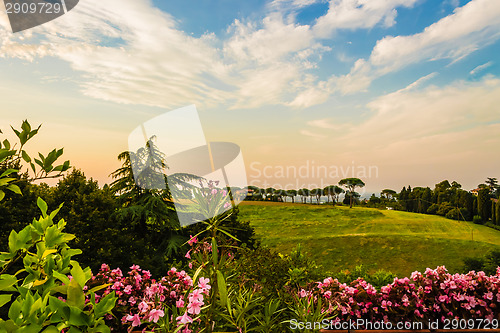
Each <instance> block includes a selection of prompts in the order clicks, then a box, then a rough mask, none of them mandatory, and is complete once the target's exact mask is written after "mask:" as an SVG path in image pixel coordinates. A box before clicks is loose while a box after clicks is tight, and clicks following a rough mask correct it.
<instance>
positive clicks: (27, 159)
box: [21, 150, 31, 163]
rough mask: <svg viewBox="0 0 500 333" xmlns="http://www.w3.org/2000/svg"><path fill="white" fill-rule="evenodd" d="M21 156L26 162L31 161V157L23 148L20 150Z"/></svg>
mask: <svg viewBox="0 0 500 333" xmlns="http://www.w3.org/2000/svg"><path fill="white" fill-rule="evenodd" d="M21 156H22V157H23V160H24V161H25V162H26V163H31V157H30V156H29V155H28V153H27V152H25V151H24V150H21Z"/></svg>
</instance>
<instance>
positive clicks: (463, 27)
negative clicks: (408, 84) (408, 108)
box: [333, 0, 500, 93]
mask: <svg viewBox="0 0 500 333" xmlns="http://www.w3.org/2000/svg"><path fill="white" fill-rule="evenodd" d="M498 17H500V2H499V1H497V0H472V1H470V2H469V3H467V4H466V5H465V6H463V7H460V8H456V9H455V10H454V12H453V14H451V15H449V16H446V17H444V18H443V19H441V20H439V21H438V22H436V23H434V24H432V25H430V26H428V27H427V28H425V29H424V31H422V32H421V33H417V34H414V35H410V36H396V37H393V36H388V37H385V38H383V39H381V40H379V41H378V42H377V44H376V45H375V47H374V48H373V50H372V53H371V55H370V57H369V59H368V60H367V61H365V60H362V59H361V60H358V61H357V62H356V64H355V65H354V66H353V68H352V70H351V72H350V73H349V74H347V75H345V76H343V77H340V78H333V79H334V80H335V81H336V83H337V84H338V86H339V89H340V90H341V91H343V92H344V93H352V92H356V91H361V90H364V89H366V88H367V87H368V86H369V85H370V83H371V81H372V80H373V79H375V78H377V77H379V76H381V75H384V74H387V73H389V72H393V71H396V70H398V69H400V68H402V67H405V66H408V65H410V64H414V63H418V62H422V61H434V60H439V59H449V60H451V61H452V62H455V61H458V60H460V59H462V58H464V57H466V56H468V55H469V54H470V53H472V52H474V51H475V50H477V49H479V48H483V47H485V46H487V45H489V44H491V43H493V42H495V41H496V40H498V39H499V38H500V20H498ZM360 61H361V62H362V64H363V66H362V71H360V68H361V66H360V63H359V62H360Z"/></svg>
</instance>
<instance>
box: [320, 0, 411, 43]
mask: <svg viewBox="0 0 500 333" xmlns="http://www.w3.org/2000/svg"><path fill="white" fill-rule="evenodd" d="M416 2H417V0H330V6H329V9H328V12H327V13H326V14H325V15H324V16H322V17H320V18H318V20H317V22H316V25H315V26H314V32H315V34H316V35H317V36H318V37H320V38H328V37H330V36H331V34H332V33H334V32H335V31H336V30H338V29H357V28H365V29H367V28H372V27H374V26H375V25H377V24H379V23H380V22H383V25H384V26H386V27H389V26H392V25H394V23H395V18H396V15H397V11H396V7H411V6H413V5H414V4H415V3H416Z"/></svg>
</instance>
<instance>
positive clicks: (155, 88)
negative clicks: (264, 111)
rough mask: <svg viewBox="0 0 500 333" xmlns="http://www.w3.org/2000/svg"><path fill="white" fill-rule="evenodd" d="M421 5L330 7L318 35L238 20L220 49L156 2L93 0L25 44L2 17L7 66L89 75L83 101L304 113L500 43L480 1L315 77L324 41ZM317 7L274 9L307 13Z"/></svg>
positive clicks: (393, 0) (278, 18)
mask: <svg viewBox="0 0 500 333" xmlns="http://www.w3.org/2000/svg"><path fill="white" fill-rule="evenodd" d="M416 1H417V0H369V1H368V0H330V2H329V10H328V12H327V14H325V15H324V16H322V17H320V18H319V19H318V20H317V21H316V23H315V24H314V26H309V25H301V24H298V23H296V22H295V20H294V17H293V15H289V16H285V15H284V13H282V12H280V11H279V10H278V11H271V12H270V13H268V15H267V16H266V17H265V18H264V19H263V20H261V21H245V22H243V21H238V20H236V21H235V22H234V23H233V24H232V25H231V26H230V27H229V29H228V33H227V36H228V37H227V39H225V40H221V39H219V38H218V37H217V36H215V35H214V34H205V35H203V36H201V37H199V38H195V37H192V36H189V35H188V34H186V33H185V32H183V31H180V30H179V28H178V27H177V22H176V20H175V19H174V18H173V17H171V16H170V15H168V14H166V13H164V12H162V11H160V10H159V9H157V8H155V7H153V5H152V3H151V2H150V1H149V0H108V1H105V2H103V1H98V0H87V1H85V2H81V3H80V4H79V5H78V6H77V7H76V8H75V9H74V10H72V11H71V12H70V13H68V14H67V15H65V16H63V17H61V18H59V19H57V20H54V21H52V22H49V23H47V24H44V25H42V26H39V27H36V28H34V29H31V30H28V31H26V32H23V33H19V34H11V33H10V32H9V31H8V30H9V28H8V21H7V18H6V15H5V13H0V27H1V28H0V57H16V58H21V59H25V60H29V61H33V60H34V59H36V58H39V57H44V56H52V57H55V58H59V59H62V60H64V61H67V62H68V63H69V64H70V65H71V67H72V68H73V69H75V70H76V71H78V72H80V73H81V74H82V75H81V77H80V78H79V79H80V86H81V87H82V90H83V92H84V93H85V94H86V95H88V96H91V97H94V98H99V99H104V100H109V101H113V102H119V103H137V104H145V105H155V106H162V107H168V108H173V107H177V106H181V105H186V104H191V103H196V104H198V105H200V106H202V107H214V106H220V105H224V106H226V107H228V108H256V107H259V106H262V105H273V104H282V105H286V106H293V107H301V108H304V107H309V106H312V105H315V104H321V103H324V102H325V101H327V100H328V98H329V97H330V96H331V95H332V94H334V93H336V92H340V93H341V94H350V93H354V92H358V91H363V90H366V89H367V88H368V87H369V86H370V83H371V82H372V80H373V79H375V78H376V77H378V76H380V75H383V74H384V73H387V72H389V71H393V70H396V69H397V68H401V67H403V66H406V65H408V64H410V63H414V62H419V61H423V60H432V59H439V58H450V59H452V60H457V59H460V58H461V57H463V56H465V55H467V54H468V53H470V52H472V51H473V50H474V49H476V48H479V47H483V46H484V45H487V44H488V43H491V42H492V41H493V40H496V39H497V38H498V37H500V33H499V32H498V30H499V29H498V26H499V24H500V23H498V22H497V21H498V20H496V18H497V17H498V16H500V3H499V2H498V1H496V0H473V1H471V2H470V3H468V4H467V5H466V6H464V7H462V8H457V9H456V10H455V12H454V14H452V15H450V16H448V17H446V18H444V19H442V20H440V21H439V22H437V23H435V24H433V25H431V26H429V27H428V28H426V29H425V30H424V31H423V32H422V33H420V34H416V35H412V36H397V37H386V38H384V39H382V40H380V41H378V43H377V45H376V46H375V48H374V49H373V51H372V54H371V56H370V58H369V59H368V60H364V59H359V60H357V61H356V62H355V64H354V66H353V68H352V70H351V72H350V73H348V74H346V75H340V76H339V75H336V74H333V75H332V76H331V77H330V79H326V80H320V79H318V77H315V76H312V75H311V69H315V68H317V66H318V63H319V61H320V60H321V59H322V56H323V55H324V54H325V53H327V52H329V51H331V48H330V47H327V46H325V45H323V44H322V42H320V40H321V39H322V38H325V37H328V36H330V35H331V34H332V32H334V31H335V30H338V29H366V28H371V27H373V26H375V25H377V24H382V25H385V26H390V25H392V24H394V20H395V17H396V15H397V11H396V9H397V8H398V7H411V6H413V5H414V4H415V3H416ZM316 2H317V1H315V0H275V1H274V2H273V4H274V6H275V7H276V6H278V7H279V6H284V5H288V6H292V7H293V8H303V7H306V6H309V5H311V4H312V3H316ZM271 7H272V6H271Z"/></svg>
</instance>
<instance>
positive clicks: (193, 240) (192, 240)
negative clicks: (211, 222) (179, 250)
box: [188, 235, 198, 246]
mask: <svg viewBox="0 0 500 333" xmlns="http://www.w3.org/2000/svg"><path fill="white" fill-rule="evenodd" d="M189 237H190V239H189V240H188V244H189V245H190V246H192V245H193V244H196V243H198V238H196V237H193V236H191V235H189Z"/></svg>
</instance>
